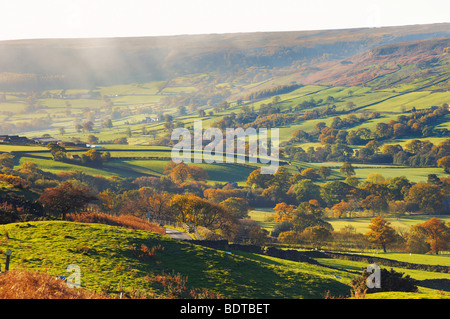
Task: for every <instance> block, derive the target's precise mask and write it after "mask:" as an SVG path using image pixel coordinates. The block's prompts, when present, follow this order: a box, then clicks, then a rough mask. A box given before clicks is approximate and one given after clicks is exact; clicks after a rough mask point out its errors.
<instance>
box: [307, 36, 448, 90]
mask: <svg viewBox="0 0 450 319" xmlns="http://www.w3.org/2000/svg"><path fill="white" fill-rule="evenodd" d="M449 47H450V38H440V39H431V40H421V41H411V42H401V43H395V44H386V45H382V46H378V47H376V48H373V49H370V50H368V51H367V52H364V53H363V54H357V55H355V56H353V57H350V58H348V59H346V60H342V61H339V62H334V63H330V62H329V63H324V64H323V65H318V66H317V71H316V72H314V73H311V74H309V75H308V76H306V77H305V78H304V82H305V83H308V84H328V85H333V86H352V85H366V84H369V85H371V86H373V85H372V84H373V83H371V81H376V79H378V78H382V77H384V79H383V80H384V83H383V84H384V85H383V86H382V87H383V88H386V87H389V86H391V85H392V84H396V85H398V84H402V83H409V82H412V81H413V80H415V79H421V78H428V77H430V76H436V75H442V76H443V77H444V78H443V79H444V80H447V79H448V74H447V73H446V71H447V70H448V65H449V61H450V52H449V49H448V48H449ZM299 73H300V74H302V72H299ZM386 78H388V80H386ZM375 86H376V83H375ZM379 86H380V85H379Z"/></svg>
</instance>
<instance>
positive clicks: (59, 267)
mask: <svg viewBox="0 0 450 319" xmlns="http://www.w3.org/2000/svg"><path fill="white" fill-rule="evenodd" d="M6 231H7V232H8V236H9V239H6V236H5V233H6ZM0 239H1V244H2V249H11V250H12V252H13V255H12V256H13V257H12V258H11V265H10V268H11V269H17V268H22V269H28V270H40V271H45V272H47V273H50V274H51V275H54V276H66V275H67V273H66V268H67V266H68V265H69V264H77V265H78V266H79V267H80V269H81V285H82V286H83V287H86V288H88V289H91V290H97V291H99V290H102V289H105V288H107V289H108V290H109V291H112V292H119V291H131V290H134V291H147V292H150V293H151V292H153V293H154V294H155V296H158V295H159V293H160V291H159V288H158V286H157V285H155V284H151V283H149V282H148V281H147V280H146V279H145V278H146V276H147V275H150V276H151V275H152V274H155V275H156V274H162V273H163V272H164V273H166V274H167V273H172V272H175V273H180V274H182V275H183V276H186V277H187V278H188V285H189V286H190V287H191V286H193V287H196V288H207V289H209V290H213V291H215V292H218V293H221V294H222V295H224V296H225V297H227V298H323V296H324V294H325V293H326V291H328V290H329V291H330V292H331V293H332V294H333V295H336V296H339V295H345V294H348V293H349V287H348V285H347V284H346V283H347V282H348V280H349V277H348V275H346V273H344V272H342V273H341V272H336V271H334V270H333V271H331V270H329V269H328V268H324V267H320V266H316V265H309V264H306V263H295V264H294V263H288V262H285V261H282V260H276V259H270V258H267V259H262V258H260V257H258V256H256V255H252V254H250V255H244V254H240V253H237V252H236V253H234V252H233V253H232V254H228V253H225V252H223V251H219V250H213V249H209V248H205V247H201V246H196V245H192V244H189V243H186V242H180V241H177V240H174V239H171V238H168V237H165V236H161V235H157V234H154V233H150V232H146V231H139V230H130V229H125V228H122V227H114V226H107V225H100V224H83V223H73V222H62V221H61V222H58V221H54V222H30V223H18V224H7V225H0ZM140 244H145V245H147V247H149V248H151V247H155V246H157V245H161V247H163V248H164V251H161V250H157V251H156V255H155V256H154V257H153V258H151V259H150V260H147V261H144V260H140V259H138V258H136V257H135V256H134V255H133V252H132V250H131V247H132V246H133V245H140ZM336 273H339V274H341V275H342V276H343V277H344V276H345V280H342V281H338V280H336V279H335V278H334V277H333V274H336Z"/></svg>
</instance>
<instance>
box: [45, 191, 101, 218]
mask: <svg viewBox="0 0 450 319" xmlns="http://www.w3.org/2000/svg"><path fill="white" fill-rule="evenodd" d="M95 199H97V197H96V196H95V195H94V194H93V193H92V190H91V189H90V188H87V187H84V186H82V185H76V184H74V183H71V182H63V183H61V184H60V185H59V186H56V187H51V188H47V189H46V190H45V191H44V192H43V193H42V194H41V196H40V197H39V199H38V202H39V203H41V204H42V205H43V207H44V209H45V210H47V211H48V212H50V213H52V214H56V215H57V216H60V217H61V219H63V220H64V219H65V217H66V214H67V213H68V212H71V211H72V212H73V211H77V210H80V209H83V208H84V207H85V206H86V205H87V204H88V203H89V202H91V201H93V200H95Z"/></svg>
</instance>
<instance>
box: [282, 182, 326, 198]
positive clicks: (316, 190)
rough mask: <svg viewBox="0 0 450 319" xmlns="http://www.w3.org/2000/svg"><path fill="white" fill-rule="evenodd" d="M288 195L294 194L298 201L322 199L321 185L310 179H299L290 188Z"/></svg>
mask: <svg viewBox="0 0 450 319" xmlns="http://www.w3.org/2000/svg"><path fill="white" fill-rule="evenodd" d="M288 195H291V196H293V197H294V198H295V199H296V201H297V202H298V203H302V202H307V201H309V200H311V199H320V186H319V185H316V184H314V183H313V182H312V181H311V180H309V179H304V180H301V181H299V182H298V183H297V184H295V185H292V186H291V187H290V188H289V191H288Z"/></svg>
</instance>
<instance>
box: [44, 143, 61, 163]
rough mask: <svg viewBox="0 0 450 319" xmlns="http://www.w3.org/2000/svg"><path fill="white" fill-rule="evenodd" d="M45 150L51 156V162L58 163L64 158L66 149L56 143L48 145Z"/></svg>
mask: <svg viewBox="0 0 450 319" xmlns="http://www.w3.org/2000/svg"><path fill="white" fill-rule="evenodd" d="M47 148H48V149H49V150H50V153H51V154H52V157H53V160H55V161H60V160H63V159H64V158H66V155H65V154H66V149H65V148H64V147H62V146H60V145H58V144H56V143H48V144H47Z"/></svg>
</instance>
